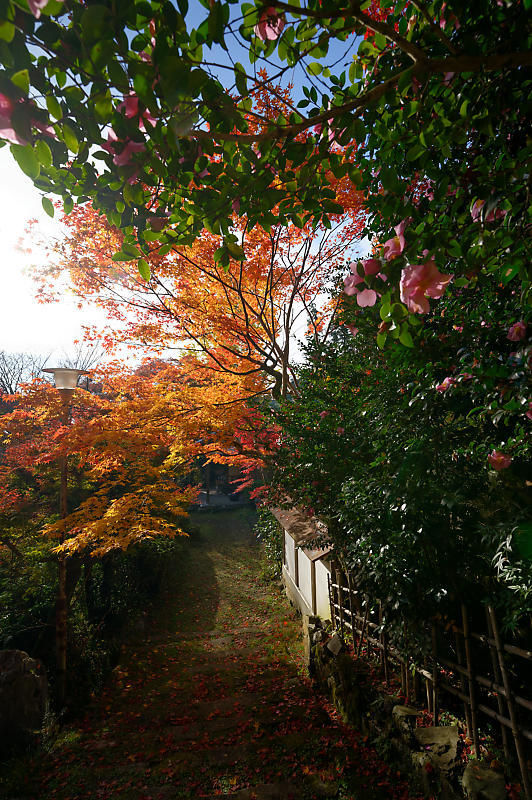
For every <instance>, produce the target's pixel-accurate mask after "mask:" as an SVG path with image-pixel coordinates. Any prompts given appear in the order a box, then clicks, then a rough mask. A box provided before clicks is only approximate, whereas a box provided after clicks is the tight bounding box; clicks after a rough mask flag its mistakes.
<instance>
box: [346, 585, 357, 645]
mask: <svg viewBox="0 0 532 800" xmlns="http://www.w3.org/2000/svg"><path fill="white" fill-rule="evenodd" d="M346 575H347V591H348V597H349V613H350V614H351V636H352V639H353V649H354V648H355V614H354V611H353V592H352V589H351V573H350V572H347V573H346Z"/></svg>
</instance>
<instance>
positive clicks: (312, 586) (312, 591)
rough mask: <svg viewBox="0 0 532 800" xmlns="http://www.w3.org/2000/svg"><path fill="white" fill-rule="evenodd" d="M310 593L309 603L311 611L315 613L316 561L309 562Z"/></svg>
mask: <svg viewBox="0 0 532 800" xmlns="http://www.w3.org/2000/svg"><path fill="white" fill-rule="evenodd" d="M310 595H311V598H312V600H311V603H312V613H313V614H316V608H317V603H316V562H315V561H311V562H310Z"/></svg>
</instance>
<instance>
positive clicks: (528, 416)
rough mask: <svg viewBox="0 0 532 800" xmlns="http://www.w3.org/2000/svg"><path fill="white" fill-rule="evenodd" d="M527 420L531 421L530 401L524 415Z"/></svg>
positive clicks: (531, 407)
mask: <svg viewBox="0 0 532 800" xmlns="http://www.w3.org/2000/svg"><path fill="white" fill-rule="evenodd" d="M525 417H526V418H527V419H532V400H531V401H530V402H529V404H528V411H527V412H526V414H525Z"/></svg>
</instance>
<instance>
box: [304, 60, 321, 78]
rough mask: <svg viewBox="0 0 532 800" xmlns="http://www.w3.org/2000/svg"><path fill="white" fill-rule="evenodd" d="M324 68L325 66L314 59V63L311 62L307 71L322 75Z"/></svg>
mask: <svg viewBox="0 0 532 800" xmlns="http://www.w3.org/2000/svg"><path fill="white" fill-rule="evenodd" d="M322 70H323V66H322V64H320V63H319V62H318V61H313V62H312V64H309V65H308V67H307V72H309V73H310V74H311V75H321V72H322Z"/></svg>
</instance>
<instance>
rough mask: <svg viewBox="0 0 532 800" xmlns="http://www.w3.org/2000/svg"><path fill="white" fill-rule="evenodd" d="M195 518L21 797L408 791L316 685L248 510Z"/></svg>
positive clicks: (141, 798) (342, 797)
mask: <svg viewBox="0 0 532 800" xmlns="http://www.w3.org/2000/svg"><path fill="white" fill-rule="evenodd" d="M200 520H201V525H202V537H201V541H200V542H198V543H197V544H196V545H194V546H192V547H191V548H190V556H189V559H188V563H187V564H186V568H184V571H183V575H182V577H181V578H180V580H179V584H178V585H175V586H174V587H173V588H172V590H171V591H170V592H168V594H167V596H166V597H165V598H164V601H163V603H162V604H161V607H160V608H159V611H158V612H157V614H156V616H155V617H154V618H153V619H151V620H148V622H147V625H146V630H145V632H144V633H143V634H142V636H140V635H139V641H137V642H135V643H132V645H131V649H130V650H129V649H128V652H127V653H126V654H124V660H123V663H122V664H121V665H120V667H118V668H117V669H116V670H115V672H114V676H113V679H112V680H111V681H110V683H109V685H108V687H107V690H106V691H105V693H104V695H103V696H102V697H100V698H99V699H98V701H96V702H95V703H94V704H93V705H92V706H91V708H90V709H89V711H88V713H87V715H86V717H85V718H84V719H83V720H81V722H79V723H78V724H77V725H76V726H75V727H71V728H69V729H68V730H66V731H65V732H64V734H63V735H62V737H61V739H60V741H59V742H58V744H57V746H56V748H55V750H54V751H53V752H52V753H51V754H50V756H49V759H48V761H47V764H46V768H45V769H41V770H40V772H39V774H38V776H36V775H34V776H32V778H31V780H30V786H31V784H33V786H32V787H31V788H30V786H27V787H26V789H25V791H24V793H23V795H24V797H25V798H29V797H31V798H35V800H37V798H38V800H67V798H68V799H70V800H73V798H83V799H84V800H92V798H94V799H95V800H96V798H111V797H112V798H115V797H119V798H124V799H125V800H150V799H151V800H166V799H167V798H168V800H174V798H175V800H178V798H179V799H181V798H182V800H192V798H211V797H220V796H230V797H231V798H233V800H252V799H253V798H256V800H273V799H274V798H276V799H279V800H291V799H293V800H299V799H300V798H301V800H303V799H306V800H312V798H321V797H331V798H336V799H337V800H357V799H359V800H360V799H363V800H372V799H373V798H375V800H379V799H380V798H382V799H384V798H392V797H393V798H408V797H410V795H409V794H408V792H407V790H406V789H405V786H404V784H403V783H402V782H401V781H400V780H399V779H398V778H397V776H395V775H393V776H392V775H391V774H390V773H389V771H388V770H387V768H386V767H385V766H384V765H382V764H381V763H380V762H379V760H378V758H377V756H376V754H375V753H374V751H373V750H371V749H369V748H366V747H364V745H363V743H361V742H360V740H359V738H358V737H357V735H356V734H353V733H352V732H350V731H349V730H348V729H346V728H345V727H344V726H343V725H342V724H341V723H340V722H339V721H338V720H337V719H336V718H335V716H334V714H332V715H331V714H330V709H327V706H326V704H325V703H324V702H323V700H320V699H319V698H317V697H316V696H315V695H314V694H313V693H312V691H311V688H310V684H309V683H308V681H307V680H306V679H305V677H304V670H303V667H302V646H301V635H300V630H301V629H300V622H299V620H298V619H297V617H296V616H295V615H294V613H293V611H292V610H291V609H290V607H289V605H288V604H287V602H286V601H285V599H284V598H283V597H282V596H281V594H280V593H279V591H278V590H275V589H273V590H272V588H271V587H269V586H268V585H267V584H266V583H264V582H263V581H261V579H260V577H259V569H258V558H259V553H258V548H257V545H256V542H255V541H254V540H253V538H252V536H251V534H250V525H249V522H248V520H247V519H246V516H245V512H242V511H240V512H227V513H223V514H212V515H204V516H202V517H201V518H200ZM28 778H30V776H28Z"/></svg>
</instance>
